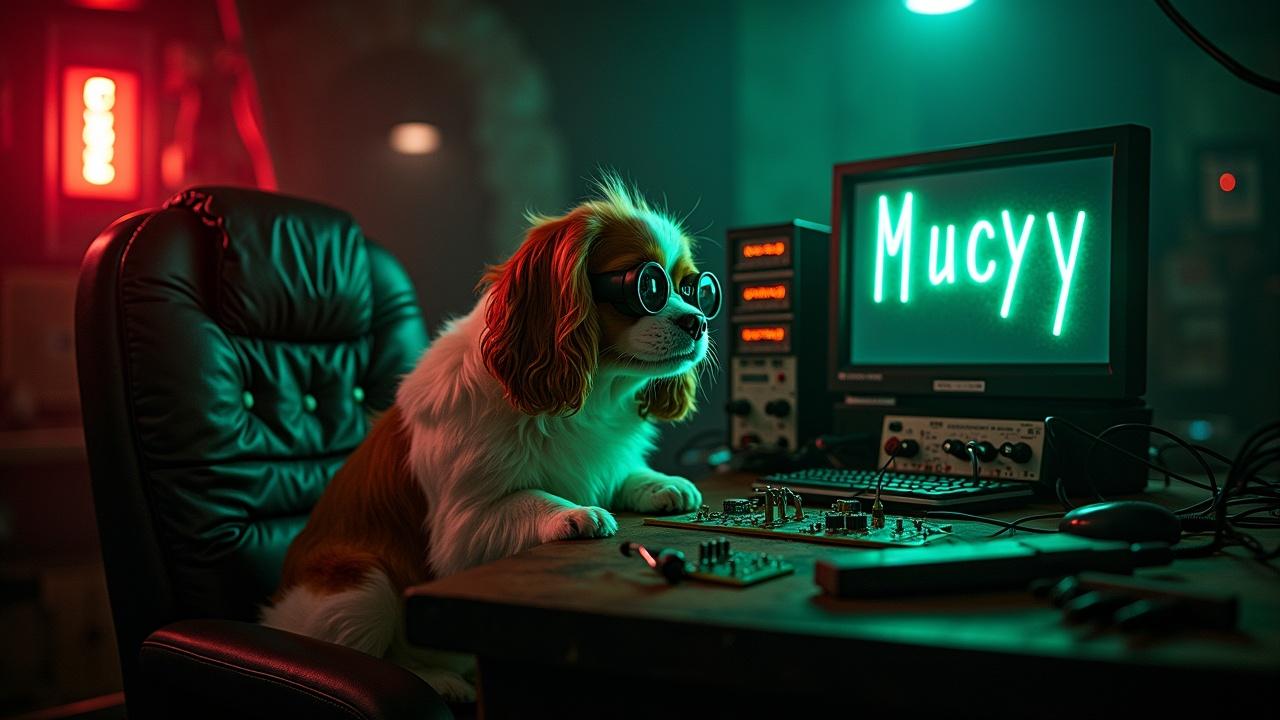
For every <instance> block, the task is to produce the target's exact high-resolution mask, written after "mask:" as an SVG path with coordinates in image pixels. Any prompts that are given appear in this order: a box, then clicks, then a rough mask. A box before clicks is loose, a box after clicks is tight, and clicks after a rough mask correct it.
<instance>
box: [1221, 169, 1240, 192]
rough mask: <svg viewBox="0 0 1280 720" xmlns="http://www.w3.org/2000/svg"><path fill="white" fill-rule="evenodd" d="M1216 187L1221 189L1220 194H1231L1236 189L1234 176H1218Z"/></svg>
mask: <svg viewBox="0 0 1280 720" xmlns="http://www.w3.org/2000/svg"><path fill="white" fill-rule="evenodd" d="M1218 187H1220V188H1222V192H1231V191H1232V190H1235V189H1236V176H1235V175H1232V174H1231V173H1229V172H1224V173H1222V174H1221V175H1219V176H1218Z"/></svg>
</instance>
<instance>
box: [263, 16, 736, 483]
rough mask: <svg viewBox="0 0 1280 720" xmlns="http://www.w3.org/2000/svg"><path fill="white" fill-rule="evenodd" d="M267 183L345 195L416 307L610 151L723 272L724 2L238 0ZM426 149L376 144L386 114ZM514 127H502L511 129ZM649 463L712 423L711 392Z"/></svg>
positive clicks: (453, 290) (577, 184)
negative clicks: (428, 134) (267, 162)
mask: <svg viewBox="0 0 1280 720" xmlns="http://www.w3.org/2000/svg"><path fill="white" fill-rule="evenodd" d="M243 7H244V10H245V13H246V32H247V34H248V37H249V45H250V51H251V54H252V55H253V58H254V61H255V67H256V69H257V71H258V77H259V82H260V86H261V91H262V97H263V109H264V114H265V116H266V124H267V131H268V136H269V139H270V141H271V145H272V150H273V156H274V158H275V160H276V163H277V166H278V173H279V176H280V183H281V188H282V189H283V190H286V191H289V192H294V193H297V194H301V195H306V196H310V197H316V198H320V199H324V200H327V201H329V202H332V203H334V204H336V205H338V206H340V207H343V208H346V209H348V210H349V211H351V212H352V213H353V214H354V215H355V217H356V218H357V219H358V220H359V221H360V222H361V224H362V225H363V226H364V228H365V231H366V232H367V233H369V234H370V236H372V237H374V238H377V239H378V240H379V241H380V242H382V243H384V244H386V245H387V246H388V247H390V248H391V249H392V250H393V251H394V252H395V253H396V254H397V255H398V256H399V257H400V259H401V260H402V261H403V262H404V263H405V264H406V266H407V268H408V270H409V273H410V275H411V276H412V277H413V279H414V281H415V283H416V285H417V287H418V291H419V296H420V300H421V302H422V305H423V309H424V311H425V313H426V316H427V318H428V322H429V323H431V325H432V326H435V325H438V324H439V323H440V322H441V321H442V320H444V319H445V318H447V317H448V316H450V315H455V314H460V313H464V312H466V311H468V310H469V309H470V308H471V306H472V305H473V304H474V302H475V295H474V293H473V287H474V285H475V283H476V281H477V280H478V279H479V276H480V273H481V271H482V270H483V266H484V264H485V263H487V262H495V261H498V260H500V259H502V258H503V257H505V255H506V254H508V253H510V252H511V250H513V249H514V248H515V247H516V246H517V245H518V244H519V241H520V238H521V234H522V232H523V230H524V224H523V221H522V219H521V215H522V214H523V212H524V211H525V210H526V209H532V210H536V211H539V212H543V213H558V212H561V211H563V210H566V209H568V208H569V207H570V206H572V205H573V204H574V203H576V202H577V201H578V200H579V199H581V198H582V197H583V196H584V195H585V194H586V193H587V191H588V183H589V180H590V179H591V178H592V177H593V176H595V175H597V174H598V172H599V170H600V169H601V168H613V169H616V170H618V171H619V172H621V173H622V174H623V175H624V176H625V177H627V178H629V179H631V180H632V181H633V182H635V183H636V184H637V185H638V186H639V187H640V188H641V189H643V190H644V191H645V192H646V193H647V194H648V195H649V197H650V198H651V199H652V200H654V201H655V202H657V203H660V204H665V205H666V206H667V207H669V208H670V209H671V211H672V212H674V213H675V214H677V215H680V216H683V215H685V214H686V213H688V214H689V217H688V221H687V224H688V227H689V228H690V229H691V230H693V231H695V232H697V233H698V234H699V236H700V237H702V238H703V242H702V245H701V251H700V253H699V255H700V263H701V265H702V266H704V267H705V268H706V269H710V270H712V271H716V272H722V271H723V268H724V257H723V249H722V241H721V238H723V236H724V231H725V229H726V228H727V227H728V223H729V221H730V218H732V216H733V208H732V203H733V188H734V177H735V164H734V158H735V156H736V154H735V152H734V149H733V144H734V141H735V136H734V132H733V127H734V125H733V121H732V118H733V108H734V102H733V93H734V84H733V80H734V78H733V73H732V67H733V64H734V62H735V56H734V51H733V48H734V34H733V30H734V19H735V17H736V14H735V11H734V6H733V5H732V4H730V3H725V2H712V3H697V4H690V3H679V2H671V1H668V0H664V1H659V2H651V3H643V4H641V3H599V2H560V3H528V2H514V1H510V0H502V1H500V2H493V3H486V2H470V3H449V2H440V3H394V2H373V3H361V4H353V3H347V2H319V3H317V2H282V3H270V4H261V5H259V4H253V3H245V4H243ZM414 119H416V120H423V121H429V122H431V123H433V124H436V125H437V126H439V127H440V128H441V132H442V136H443V142H442V144H441V150H440V151H439V152H437V153H435V154H432V155H428V156H425V157H405V156H399V155H396V154H395V153H393V152H391V151H390V149H389V148H388V145H387V131H388V129H389V128H390V126H391V125H392V124H394V123H395V122H399V121H401V120H414ZM513 138H514V140H513ZM710 377H711V379H710V380H708V381H707V382H705V383H704V384H703V387H702V393H701V404H702V407H703V412H702V413H700V414H699V415H698V416H697V417H696V418H694V419H693V420H691V421H689V422H686V423H682V424H681V425H679V426H674V427H671V428H669V429H668V430H667V431H666V434H665V439H664V442H663V446H662V449H661V451H660V453H659V457H658V458H656V462H657V463H658V464H659V465H661V466H663V467H665V468H667V469H668V470H674V469H675V467H676V466H675V454H676V451H677V450H678V448H679V447H680V445H681V444H683V443H684V442H685V441H686V440H688V439H690V438H692V437H693V436H695V435H702V436H705V435H706V434H707V433H708V431H710V430H714V429H718V428H720V427H721V426H722V422H721V413H720V410H719V409H720V408H721V407H722V406H723V404H724V394H723V393H724V391H723V387H722V384H721V383H718V382H716V381H715V375H714V374H712V375H711V376H710Z"/></svg>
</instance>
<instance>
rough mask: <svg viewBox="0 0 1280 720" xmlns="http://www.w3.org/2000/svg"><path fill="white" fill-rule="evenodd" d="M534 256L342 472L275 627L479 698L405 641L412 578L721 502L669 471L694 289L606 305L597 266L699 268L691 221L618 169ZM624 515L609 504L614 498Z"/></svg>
mask: <svg viewBox="0 0 1280 720" xmlns="http://www.w3.org/2000/svg"><path fill="white" fill-rule="evenodd" d="M531 220H532V222H533V227H532V228H531V229H530V230H529V232H528V234H527V236H526V237H525V240H524V243H523V244H522V245H521V246H520V248H519V249H518V250H517V251H516V252H515V254H513V255H512V256H511V258H510V259H508V260H507V261H506V262H505V263H502V264H501V265H497V266H493V267H490V268H489V270H488V271H487V272H486V274H485V275H484V278H483V280H482V281H481V286H482V287H483V288H484V292H483V295H482V296H481V298H480V300H479V302H477V304H476V306H475V308H474V309H473V310H472V311H471V312H470V313H469V314H467V315H466V316H464V317H461V318H458V319H455V320H453V321H451V322H449V323H448V324H446V326H445V327H444V329H443V331H442V333H441V334H440V335H439V337H438V338H436V340H435V341H434V343H433V344H432V346H431V348H430V349H429V350H428V351H427V352H425V353H424V354H423V356H422V358H421V359H420V360H419V362H418V365H417V367H416V368H415V369H414V370H413V371H412V372H411V373H410V374H409V375H408V376H406V377H405V378H404V380H403V382H402V383H401V386H400V389H399V391H398V393H397V396H396V402H395V404H394V405H393V406H392V407H391V408H390V409H389V410H388V411H387V412H386V413H385V414H384V415H383V416H382V417H381V418H380V419H379V420H378V421H377V423H376V424H375V426H374V428H373V429H372V430H371V431H370V434H369V436H368V437H367V438H366V439H365V441H364V443H363V444H361V445H360V446H359V447H358V448H357V449H356V451H355V452H354V453H353V454H352V455H351V457H350V458H349V459H348V460H347V462H346V464H345V465H344V466H343V467H342V469H340V470H339V471H338V473H337V474H336V475H335V476H334V478H333V480H332V482H331V483H330V485H329V487H328V489H327V490H326V491H325V493H324V495H323V496H322V497H321V499H320V501H319V503H318V504H317V505H316V507H315V510H314V511H313V512H312V514H311V517H310V520H309V521H308V523H307V526H306V528H305V529H304V530H303V531H302V533H301V534H300V535H299V536H298V537H297V539H296V540H295V541H294V542H293V544H292V546H291V547H290V548H289V553H288V556H287V557H286V559H285V566H284V573H283V577H282V580H281V584H280V588H279V590H278V591H277V593H276V595H275V596H274V597H273V602H272V604H271V605H270V606H269V607H267V608H265V609H264V611H263V618H262V622H263V623H264V624H266V625H269V626H272V627H277V628H282V629H285V630H290V631H293V632H298V633H302V634H304V635H309V636H312V637H317V638H321V639H324V640H328V641H332V642H335V643H339V644H342V645H346V646H349V647H352V648H356V649H358V650H361V651H363V652H366V653H369V654H371V655H376V656H386V657H389V658H390V659H392V660H394V661H396V662H399V663H401V664H402V665H405V666H406V667H409V668H410V669H412V670H414V671H416V672H418V674H419V675H421V676H422V677H424V678H425V679H426V680H427V681H428V682H430V683H431V684H432V685H433V686H435V687H436V689H437V690H439V691H440V692H441V693H442V694H443V695H445V696H446V697H448V698H452V699H466V698H470V697H474V689H473V688H472V687H471V685H470V684H469V683H467V682H466V681H465V680H464V679H463V678H462V676H461V675H459V674H458V670H459V669H460V668H459V667H457V666H452V667H449V666H448V661H447V658H446V659H442V658H441V657H439V656H428V655H426V654H425V653H422V652H420V651H415V650H413V649H411V648H410V647H409V646H408V645H407V643H406V642H405V640H404V633H403V621H402V616H403V613H402V601H401V593H402V592H403V590H404V589H405V588H406V587H408V586H410V585H413V584H415V583H420V582H424V581H426V580H429V579H432V578H438V577H442V576H445V575H449V574H451V573H456V572H458V571H460V570H463V569H465V568H468V567H471V566H473V565H477V564H479V563H484V562H488V561H490V560H495V559H498V558H501V557H504V556H507V555H511V554H513V553H516V552H519V551H520V550H523V549H525V548H528V547H530V546H533V545H537V544H539V543H545V542H550V541H553V540H566V539H571V538H597V537H607V536H610V535H612V534H614V532H616V530H617V522H616V521H615V520H614V518H613V515H611V514H610V512H609V509H613V510H634V511H639V512H647V513H652V512H680V511H687V510H690V509H693V508H696V507H697V506H698V505H699V504H700V503H701V499H702V496H701V494H700V493H699V492H698V489H697V488H696V487H695V486H694V485H693V484H692V483H690V482H689V481H688V480H686V479H684V478H681V477H675V476H672V475H666V474H663V473H660V472H657V471H655V470H653V469H651V468H650V467H649V466H648V464H647V462H646V460H645V458H646V456H647V455H648V453H649V452H650V451H651V450H652V449H653V447H654V441H655V438H656V434H657V427H656V425H655V421H657V420H679V419H682V418H684V417H685V416H687V415H688V414H689V413H690V412H692V411H693V409H694V393H695V390H696V381H697V372H698V368H699V365H700V364H701V363H702V362H703V361H704V359H705V358H706V357H707V353H708V349H709V341H708V338H707V335H706V334H705V333H703V334H701V336H698V337H695V335H696V333H691V332H687V331H686V330H684V329H682V328H681V326H680V325H678V324H677V320H679V319H681V318H684V319H685V322H686V324H687V323H688V317H687V316H688V315H690V314H696V313H698V310H697V309H696V308H694V307H692V306H690V305H689V304H687V303H686V302H684V300H683V299H682V298H681V297H680V296H679V294H677V293H672V295H671V298H670V300H669V301H668V303H667V306H666V307H665V308H664V309H663V310H662V311H661V312H660V313H659V314H657V315H654V316H648V317H641V318H634V317H629V316H626V315H624V314H622V313H620V312H619V311H618V310H616V309H615V308H614V307H613V306H612V305H609V304H607V303H597V302H596V301H595V300H594V299H593V297H592V292H591V286H590V282H589V279H588V273H596V272H609V271H614V270H622V269H626V268H629V267H631V266H633V265H635V264H636V263H638V262H640V261H642V260H654V261H656V262H659V263H661V264H662V265H663V266H664V267H665V268H666V269H667V272H668V273H669V274H670V276H671V279H672V283H673V285H674V284H675V283H678V282H679V281H680V279H681V278H683V277H685V276H686V275H689V274H691V273H696V272H697V270H696V268H695V266H694V263H693V258H692V242H691V240H690V237H689V235H688V234H687V233H686V232H685V231H684V230H683V228H682V227H681V226H680V223H679V222H678V221H676V220H673V219H672V218H670V217H668V216H667V215H665V214H664V213H661V212H658V211H656V210H654V209H653V208H652V207H650V206H649V204H648V203H647V202H646V201H645V200H644V199H643V198H642V197H640V196H639V194H638V193H636V192H635V191H633V190H631V189H630V188H628V187H627V186H626V185H624V184H623V183H622V182H621V181H619V180H618V179H617V178H616V177H613V176H607V177H605V178H604V179H603V180H602V181H601V182H600V183H599V185H598V197H596V198H595V199H592V200H589V201H587V202H584V203H583V204H581V205H579V206H578V207H576V208H574V209H573V210H571V211H570V212H569V213H567V214H565V215H563V216H560V217H533V218H531ZM606 508H609V509H606Z"/></svg>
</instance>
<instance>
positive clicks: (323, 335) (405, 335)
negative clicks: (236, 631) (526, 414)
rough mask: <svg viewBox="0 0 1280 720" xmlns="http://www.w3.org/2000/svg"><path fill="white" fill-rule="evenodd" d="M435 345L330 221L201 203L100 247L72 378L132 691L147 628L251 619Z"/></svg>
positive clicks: (385, 267)
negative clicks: (374, 416)
mask: <svg viewBox="0 0 1280 720" xmlns="http://www.w3.org/2000/svg"><path fill="white" fill-rule="evenodd" d="M426 345H427V335H426V331H425V329H424V327H423V324H422V317H421V313H420V311H419V309H418V304H417V299H416V297H415V296H414V292H413V286H412V284H411V283H410V281H409V279H408V277H407V275H406V274H405V272H404V270H403V268H402V267H401V266H400V265H399V263H397V262H396V260H395V259H394V258H393V257H392V256H391V255H390V254H388V253H387V252H386V251H384V250H383V249H381V248H380V247H378V246H377V245H375V244H374V243H372V242H370V241H369V240H367V239H366V238H365V237H364V234H363V233H362V232H361V230H360V228H359V226H358V225H356V223H355V221H354V220H352V218H351V217H350V216H349V215H348V214H346V213H344V212H342V211H340V210H336V209H334V208H331V207H327V206H325V205H321V204H317V203H314V202H309V201H305V200H300V199H297V198H291V197H286V196H282V195H278V194H272V193H265V192H259V191H254V190H246V189H239V188H213V187H210V188H194V189H192V190H188V191H186V192H184V193H181V194H179V195H177V196H175V197H174V198H173V199H171V200H170V201H169V202H167V203H166V204H165V205H164V207H163V208H160V209H156V210H147V211H142V212H138V213H134V214H131V215H128V216H125V217H124V218H121V219H120V220H118V221H117V222H116V223H115V224H113V225H112V226H111V227H109V228H108V229H106V230H105V231H103V233H102V234H101V235H100V236H98V238H97V239H96V240H95V241H94V242H93V245H92V246H91V247H90V248H89V251H88V252H87V253H86V255H85V258H84V262H83V265H82V267H81V272H80V285H79V290H78V293H77V297H76V359H77V367H78V372H79V377H80V400H81V407H82V411H83V416H84V428H85V442H86V446H87V450H88V456H89V465H90V473H91V477H92V483H93V495H94V503H95V506H96V510H97V517H98V525H99V533H100V535H101V539H102V551H103V559H104V562H105V565H106V572H107V584H108V589H109V591H110V595H111V605H112V613H113V616H114V620H115V626H116V633H117V641H118V642H119V645H120V655H121V663H122V669H123V671H124V679H125V689H126V692H127V691H128V689H129V687H130V685H131V684H132V682H133V681H134V677H135V676H136V665H137V656H138V648H139V646H140V644H141V641H142V640H143V639H144V638H145V637H146V636H147V635H148V634H150V633H151V632H152V631H153V630H155V629H156V628H158V627H161V626H163V625H165V624H167V623H169V622H171V621H174V620H178V619H183V618H191V617H218V618H230V619H245V620H251V619H255V617H256V615H257V608H258V606H259V605H260V604H261V603H263V602H264V601H265V600H266V598H267V597H268V595H269V594H270V593H271V592H272V591H273V590H274V589H275V586H276V583H277V581H278V580H279V573H280V569H281V565H282V563H283V561H284V554H285V551H286V549H287V548H288V546H289V543H290V541H291V540H292V539H293V537H294V536H295V535H296V534H297V533H298V531H299V530H301V528H302V526H303V524H304V523H305V522H306V518H307V514H308V513H309V512H310V510H311V507H312V505H313V504H314V503H315V502H316V500H318V499H319V497H320V494H321V492H322V491H323V490H324V488H325V486H326V485H327V483H328V482H329V479H330V478H331V477H332V476H333V473H334V472H335V471H336V470H337V469H338V467H339V466H340V465H341V464H342V462H343V460H344V459H345V458H346V456H347V454H348V453H349V452H350V451H351V450H352V449H353V448H355V446H356V445H357V444H358V443H359V442H360V441H361V439H362V438H363V437H364V435H365V432H366V431H367V430H368V428H369V415H370V414H371V413H374V412H377V411H379V410H382V409H385V408H386V407H387V406H389V405H390V404H391V402H392V401H393V399H394V396H395V389H396V386H397V384H398V382H399V379H400V377H401V376H402V375H403V374H404V373H406V372H408V371H409V370H410V369H411V368H412V366H413V364H414V362H416V360H417V358H418V357H419V355H420V354H421V352H422V351H423V349H425V347H426Z"/></svg>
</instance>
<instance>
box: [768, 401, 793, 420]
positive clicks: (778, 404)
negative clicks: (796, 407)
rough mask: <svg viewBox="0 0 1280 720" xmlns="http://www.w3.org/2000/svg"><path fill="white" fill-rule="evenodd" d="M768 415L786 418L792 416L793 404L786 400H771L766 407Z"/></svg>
mask: <svg viewBox="0 0 1280 720" xmlns="http://www.w3.org/2000/svg"><path fill="white" fill-rule="evenodd" d="M764 412H765V414H766V415H772V416H774V417H778V418H784V417H786V416H788V415H790V414H791V403H789V402H787V401H786V400H770V401H769V402H767V403H765V405H764Z"/></svg>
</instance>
